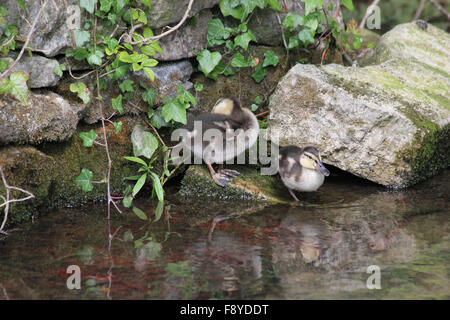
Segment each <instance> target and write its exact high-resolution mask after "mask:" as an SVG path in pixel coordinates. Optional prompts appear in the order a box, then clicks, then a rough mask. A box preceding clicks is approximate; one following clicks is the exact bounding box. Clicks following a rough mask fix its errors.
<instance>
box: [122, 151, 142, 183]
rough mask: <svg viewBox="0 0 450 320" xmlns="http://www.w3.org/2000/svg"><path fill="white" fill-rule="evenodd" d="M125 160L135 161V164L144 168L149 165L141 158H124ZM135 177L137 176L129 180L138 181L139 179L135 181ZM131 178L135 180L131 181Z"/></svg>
mask: <svg viewBox="0 0 450 320" xmlns="http://www.w3.org/2000/svg"><path fill="white" fill-rule="evenodd" d="M124 158H125V159H126V160H128V161H133V162H136V163H139V164H142V165H143V166H145V167H147V163H146V162H145V161H144V160H142V159H141V158H138V157H130V156H126V157H124ZM134 177H135V176H133V177H129V178H130V179H129V180H137V179H134ZM131 178H133V179H131Z"/></svg>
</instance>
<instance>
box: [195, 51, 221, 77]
mask: <svg viewBox="0 0 450 320" xmlns="http://www.w3.org/2000/svg"><path fill="white" fill-rule="evenodd" d="M221 59H222V55H221V54H220V53H219V52H210V51H209V50H206V49H203V50H201V51H200V52H199V54H198V55H197V61H198V62H199V64H200V69H201V70H202V71H203V73H204V74H205V75H208V74H209V73H210V72H211V71H213V70H214V68H215V67H216V66H217V65H218V64H219V62H220V60H221Z"/></svg>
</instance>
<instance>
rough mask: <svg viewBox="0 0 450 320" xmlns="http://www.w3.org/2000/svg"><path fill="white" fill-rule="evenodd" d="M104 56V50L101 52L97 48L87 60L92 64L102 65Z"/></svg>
mask: <svg viewBox="0 0 450 320" xmlns="http://www.w3.org/2000/svg"><path fill="white" fill-rule="evenodd" d="M103 56H104V54H103V52H101V51H100V50H96V51H95V52H94V53H91V54H90V55H89V56H88V58H87V62H88V63H89V64H90V65H96V66H100V65H102V58H103Z"/></svg>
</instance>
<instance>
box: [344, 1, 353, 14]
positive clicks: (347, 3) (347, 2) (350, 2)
mask: <svg viewBox="0 0 450 320" xmlns="http://www.w3.org/2000/svg"><path fill="white" fill-rule="evenodd" d="M342 5H343V6H345V7H346V8H347V9H348V10H350V11H353V10H355V6H354V5H353V1H352V0H342Z"/></svg>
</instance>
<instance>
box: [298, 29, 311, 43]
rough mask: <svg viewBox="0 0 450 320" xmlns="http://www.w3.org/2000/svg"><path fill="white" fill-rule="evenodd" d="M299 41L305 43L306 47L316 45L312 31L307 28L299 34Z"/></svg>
mask: <svg viewBox="0 0 450 320" xmlns="http://www.w3.org/2000/svg"><path fill="white" fill-rule="evenodd" d="M298 39H299V40H300V41H301V42H302V43H303V45H304V46H305V47H307V46H308V45H310V44H312V43H314V37H313V36H312V34H311V30H309V29H307V28H305V29H303V30H302V31H300V32H299V33H298Z"/></svg>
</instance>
